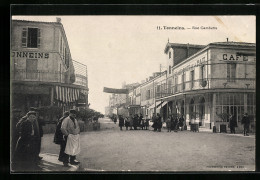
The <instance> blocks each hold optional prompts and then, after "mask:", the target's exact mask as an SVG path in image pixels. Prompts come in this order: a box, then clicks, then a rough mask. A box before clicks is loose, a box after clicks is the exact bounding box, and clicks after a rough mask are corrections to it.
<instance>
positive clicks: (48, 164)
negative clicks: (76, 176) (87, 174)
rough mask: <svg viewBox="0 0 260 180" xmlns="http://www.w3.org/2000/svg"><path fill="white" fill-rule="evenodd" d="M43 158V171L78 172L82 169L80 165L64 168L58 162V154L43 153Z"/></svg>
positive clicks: (41, 163) (41, 165) (41, 164)
mask: <svg viewBox="0 0 260 180" xmlns="http://www.w3.org/2000/svg"><path fill="white" fill-rule="evenodd" d="M40 156H41V157H43V158H42V160H41V162H40V164H39V166H40V167H41V168H42V171H52V172H53V171H59V172H61V171H67V172H69V171H78V170H79V168H80V165H77V166H75V165H70V164H69V166H70V167H64V166H63V163H62V162H60V161H59V160H58V155H57V154H49V153H43V154H40Z"/></svg>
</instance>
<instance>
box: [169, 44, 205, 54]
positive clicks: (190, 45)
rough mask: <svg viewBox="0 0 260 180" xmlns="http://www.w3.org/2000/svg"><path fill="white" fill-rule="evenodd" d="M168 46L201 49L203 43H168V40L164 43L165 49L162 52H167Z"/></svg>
mask: <svg viewBox="0 0 260 180" xmlns="http://www.w3.org/2000/svg"><path fill="white" fill-rule="evenodd" d="M170 47H185V48H188V47H189V48H197V49H202V48H204V47H205V45H198V44H189V43H187V44H180V43H169V42H168V43H167V44H166V47H165V49H164V53H167V52H168V50H169V48H170Z"/></svg>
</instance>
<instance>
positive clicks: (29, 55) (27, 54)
mask: <svg viewBox="0 0 260 180" xmlns="http://www.w3.org/2000/svg"><path fill="white" fill-rule="evenodd" d="M11 57H13V58H27V59H48V58H49V53H43V52H24V51H13V52H12V54H11Z"/></svg>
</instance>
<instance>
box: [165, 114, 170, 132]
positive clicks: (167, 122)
mask: <svg viewBox="0 0 260 180" xmlns="http://www.w3.org/2000/svg"><path fill="white" fill-rule="evenodd" d="M166 127H167V130H168V132H171V118H170V116H169V117H168V118H167V120H166Z"/></svg>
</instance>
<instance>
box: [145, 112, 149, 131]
mask: <svg viewBox="0 0 260 180" xmlns="http://www.w3.org/2000/svg"><path fill="white" fill-rule="evenodd" d="M148 129H149V118H148V115H146V116H145V130H148Z"/></svg>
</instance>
